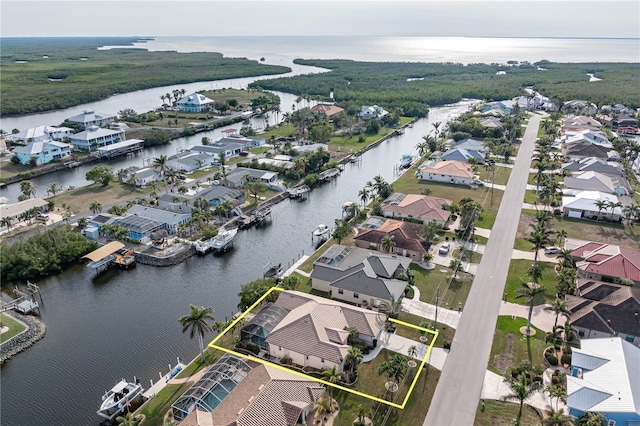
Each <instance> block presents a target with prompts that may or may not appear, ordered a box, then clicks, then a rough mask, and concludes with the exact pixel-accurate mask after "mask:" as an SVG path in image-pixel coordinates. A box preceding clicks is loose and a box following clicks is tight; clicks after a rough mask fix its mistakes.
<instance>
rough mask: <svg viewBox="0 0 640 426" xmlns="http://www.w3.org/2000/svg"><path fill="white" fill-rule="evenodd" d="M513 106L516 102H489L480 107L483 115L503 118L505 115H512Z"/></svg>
mask: <svg viewBox="0 0 640 426" xmlns="http://www.w3.org/2000/svg"><path fill="white" fill-rule="evenodd" d="M513 105H514V102H513V101H511V100H505V101H496V102H489V103H486V104H484V105H482V106H480V113H481V114H482V115H493V116H497V117H503V116H505V115H511V111H512V110H513Z"/></svg>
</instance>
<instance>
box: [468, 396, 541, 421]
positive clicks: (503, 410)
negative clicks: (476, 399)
mask: <svg viewBox="0 0 640 426" xmlns="http://www.w3.org/2000/svg"><path fill="white" fill-rule="evenodd" d="M519 407H520V406H519V404H517V403H513V402H503V401H492V400H487V401H486V405H485V407H484V412H482V411H481V409H480V403H478V411H476V419H475V420H474V422H473V424H474V426H512V425H513V421H514V420H515V418H516V417H517V416H518V409H519ZM541 421H542V419H541V418H540V416H539V415H538V412H537V411H536V410H534V409H533V408H531V407H529V406H527V405H526V404H525V405H524V406H523V407H522V418H521V419H520V424H522V425H538V424H540V422H541Z"/></svg>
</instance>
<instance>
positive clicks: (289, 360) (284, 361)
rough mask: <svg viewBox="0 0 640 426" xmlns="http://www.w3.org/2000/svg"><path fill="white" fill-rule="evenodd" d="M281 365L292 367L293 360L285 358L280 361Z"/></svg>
mask: <svg viewBox="0 0 640 426" xmlns="http://www.w3.org/2000/svg"><path fill="white" fill-rule="evenodd" d="M280 364H286V365H291V364H293V360H292V359H291V357H288V356H285V357H282V359H281V360H280Z"/></svg>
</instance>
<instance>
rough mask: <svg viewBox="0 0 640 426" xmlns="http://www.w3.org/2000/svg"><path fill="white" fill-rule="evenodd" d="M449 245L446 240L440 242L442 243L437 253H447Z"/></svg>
mask: <svg viewBox="0 0 640 426" xmlns="http://www.w3.org/2000/svg"><path fill="white" fill-rule="evenodd" d="M450 247H451V244H450V243H449V242H448V241H446V242H444V243H442V245H441V246H440V248H439V249H438V253H440V254H448V253H449V248H450Z"/></svg>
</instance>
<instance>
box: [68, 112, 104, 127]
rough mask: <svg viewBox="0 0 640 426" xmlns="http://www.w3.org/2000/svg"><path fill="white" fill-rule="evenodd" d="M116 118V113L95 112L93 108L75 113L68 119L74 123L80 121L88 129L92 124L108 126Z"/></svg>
mask: <svg viewBox="0 0 640 426" xmlns="http://www.w3.org/2000/svg"><path fill="white" fill-rule="evenodd" d="M115 119H116V116H115V115H110V114H104V113H101V112H95V111H93V110H84V111H82V112H81V113H80V114H78V115H74V116H73V117H71V118H68V119H67V120H69V121H71V122H72V123H79V124H81V125H82V127H83V128H84V129H85V130H86V129H88V128H89V127H91V126H97V127H106V126H109V125H110V124H111V123H113V122H114V121H115Z"/></svg>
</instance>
